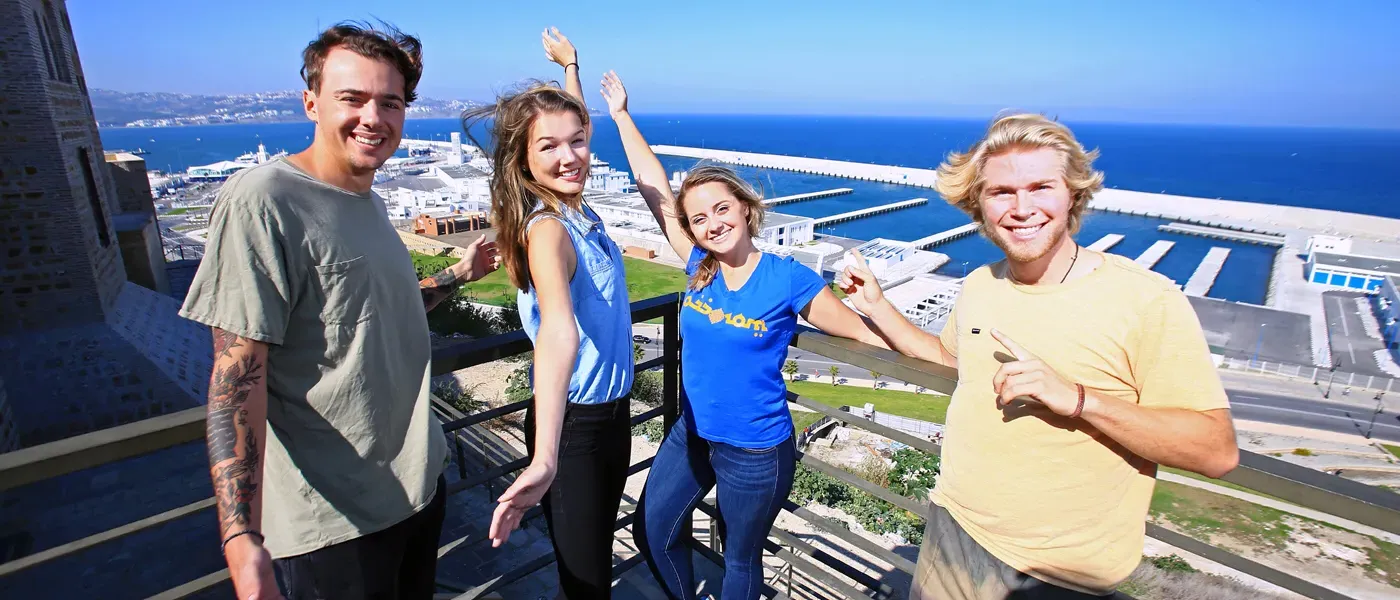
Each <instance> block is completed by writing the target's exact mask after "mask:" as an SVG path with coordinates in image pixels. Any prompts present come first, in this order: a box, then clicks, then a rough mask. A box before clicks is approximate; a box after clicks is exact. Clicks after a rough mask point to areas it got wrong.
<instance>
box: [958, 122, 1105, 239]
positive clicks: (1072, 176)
mask: <svg viewBox="0 0 1400 600" xmlns="http://www.w3.org/2000/svg"><path fill="white" fill-rule="evenodd" d="M1040 148H1053V149H1055V150H1056V151H1058V152H1059V153H1060V162H1061V167H1060V172H1061V174H1062V175H1063V176H1064V179H1065V184H1066V186H1068V188H1069V191H1070V199H1071V203H1070V209H1069V232H1070V233H1071V234H1073V233H1076V232H1078V231H1079V225H1080V223H1081V222H1082V221H1083V217H1084V211H1085V210H1086V209H1087V208H1088V206H1089V200H1090V199H1091V198H1093V197H1094V193H1095V192H1098V191H1099V190H1101V189H1103V172H1102V171H1095V170H1094V159H1096V158H1098V157H1099V151H1098V150H1093V151H1085V150H1084V146H1083V145H1081V144H1080V143H1079V140H1076V139H1075V138H1074V133H1073V132H1071V131H1070V130H1069V128H1068V127H1065V126H1064V124H1062V123H1057V122H1055V121H1052V120H1050V119H1047V118H1045V117H1044V116H1043V115H1036V114H1018V115H1009V116H1005V117H1001V118H999V119H997V120H996V121H994V122H992V124H991V126H990V127H988V128H987V134H986V135H985V136H983V137H982V139H981V140H978V141H977V143H976V144H973V145H972V148H971V149H969V150H968V151H967V152H962V153H957V152H953V153H950V154H948V158H947V159H946V160H944V161H943V164H941V165H938V181H937V182H936V183H935V184H934V189H936V190H937V191H938V193H939V195H941V196H943V199H944V200H947V201H948V203H949V204H952V205H954V206H957V207H958V208H960V209H962V210H963V212H965V213H967V214H968V215H969V216H971V217H972V220H973V221H975V222H977V223H979V224H983V225H985V223H982V190H983V186H984V185H985V184H986V179H985V178H984V177H983V174H982V168H983V167H984V166H985V165H986V164H987V159H989V158H991V157H993V156H998V155H1001V154H1005V153H1007V152H1011V151H1013V150H1036V149H1040Z"/></svg>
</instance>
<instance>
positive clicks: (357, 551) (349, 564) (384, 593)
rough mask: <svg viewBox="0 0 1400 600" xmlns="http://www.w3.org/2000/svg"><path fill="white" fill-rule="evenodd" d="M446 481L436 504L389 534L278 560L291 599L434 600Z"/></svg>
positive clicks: (439, 485) (440, 482)
mask: <svg viewBox="0 0 1400 600" xmlns="http://www.w3.org/2000/svg"><path fill="white" fill-rule="evenodd" d="M446 514H447V481H446V479H444V478H443V477H442V476H441V475H439V476H438V481H437V492H436V493H434V494H433V500H432V501H431V502H429V503H428V505H427V506H425V507H423V510H420V511H418V512H417V513H414V514H413V516H410V517H409V518H407V519H404V520H403V521H400V522H398V523H396V524H394V525H392V526H390V527H389V528H388V529H382V530H380V531H376V532H374V533H371V534H369V535H366V536H364V537H359V538H355V539H353V540H348V541H344V542H341V543H339V544H335V545H332V546H326V547H325V548H321V549H319V550H313V551H311V552H308V553H306V554H300V555H297V556H289V557H287V558H281V559H278V560H277V561H276V564H277V569H278V570H279V571H281V572H282V581H283V583H284V584H285V585H286V587H287V600H331V599H335V600H341V599H344V600H431V599H432V597H433V592H434V591H435V590H436V589H437V588H436V586H435V584H434V580H435V579H436V577H437V551H438V536H439V535H440V534H441V533H442V520H443V517H444V516H445V515H446Z"/></svg>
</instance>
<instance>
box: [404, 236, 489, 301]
mask: <svg viewBox="0 0 1400 600" xmlns="http://www.w3.org/2000/svg"><path fill="white" fill-rule="evenodd" d="M500 266H501V256H500V253H499V252H498V251H497V250H496V242H487V241H486V236H484V235H483V236H481V237H479V238H476V240H474V241H472V243H471V244H470V245H468V246H467V254H466V256H464V257H462V260H459V261H457V262H456V263H455V264H453V265H452V266H450V267H447V268H446V269H443V270H442V271H439V272H438V273H437V274H436V275H433V276H432V277H429V278H427V279H424V280H422V281H419V282H418V291H420V292H422V294H423V310H429V311H430V310H433V309H434V308H437V305H438V304H440V303H442V301H443V300H446V299H447V298H448V297H450V296H451V295H452V292H455V291H457V288H458V287H461V285H462V284H464V283H467V282H469V281H476V280H478V279H481V278H482V277H485V276H487V275H489V274H490V273H491V272H492V271H495V270H496V269H498V268H500Z"/></svg>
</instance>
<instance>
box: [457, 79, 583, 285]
mask: <svg viewBox="0 0 1400 600" xmlns="http://www.w3.org/2000/svg"><path fill="white" fill-rule="evenodd" d="M567 112H572V113H574V114H575V115H578V119H579V123H580V124H582V125H583V127H584V129H585V130H587V129H588V110H587V109H586V108H585V107H584V105H583V103H582V102H579V101H578V99H576V98H574V97H573V96H570V95H569V94H568V93H567V92H565V91H564V90H562V89H559V85H558V84H556V83H544V82H539V81H534V82H530V83H528V84H527V85H526V86H525V87H524V89H523V90H522V91H519V92H515V93H508V94H506V95H503V96H502V97H500V98H499V99H497V101H496V103H495V104H491V105H487V106H483V107H480V108H476V109H469V110H467V111H464V112H463V113H462V129H463V130H465V131H466V132H467V137H468V138H469V139H471V141H472V143H473V144H476V145H477V146H478V147H481V148H486V147H487V146H482V145H481V144H480V143H478V142H477V140H476V138H475V137H473V136H472V133H471V129H472V126H473V125H475V124H477V123H482V124H484V125H487V126H489V127H490V132H491V142H492V144H491V146H490V148H491V150H490V153H491V159H492V163H493V164H494V165H495V171H494V172H493V173H492V175H491V226H492V227H494V228H495V229H496V245H497V247H498V248H499V250H500V253H501V262H502V263H503V264H504V265H505V267H506V273H507V274H509V275H510V282H511V283H512V284H514V285H515V287H517V288H519V289H522V290H529V289H530V261H529V260H528V258H527V257H528V255H527V254H526V239H525V225H526V224H528V223H529V222H530V219H531V218H533V217H534V216H535V215H536V214H538V213H550V214H555V215H563V206H564V205H565V203H566V202H567V201H569V200H579V198H560V197H559V196H558V195H557V194H556V192H554V191H553V190H551V189H549V188H546V187H545V186H543V185H540V183H539V182H538V181H535V178H534V176H533V175H531V174H530V164H529V160H528V159H529V151H530V128H531V127H532V126H534V124H535V121H536V120H537V119H539V117H540V116H542V115H546V114H555V113H567ZM487 121H490V123H489V124H487V123H486V122H487ZM584 168H585V169H587V167H586V166H585V167H584ZM584 177H587V173H586V172H585V173H584ZM537 199H538V200H540V201H543V203H544V206H543V207H542V208H541V209H540V210H539V211H536V210H535V202H536V200H537Z"/></svg>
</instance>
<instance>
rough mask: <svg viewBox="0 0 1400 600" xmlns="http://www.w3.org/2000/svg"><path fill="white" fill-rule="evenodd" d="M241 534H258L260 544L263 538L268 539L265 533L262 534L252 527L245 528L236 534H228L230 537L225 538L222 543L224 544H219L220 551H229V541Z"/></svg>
mask: <svg viewBox="0 0 1400 600" xmlns="http://www.w3.org/2000/svg"><path fill="white" fill-rule="evenodd" d="M240 535H256V536H258V543H259V544H261V543H263V540H264V539H266V538H264V537H263V534H261V533H258V532H256V531H253V530H252V529H244V530H243V531H240V532H238V533H235V534H233V535H231V536H228V537H226V538H224V543H222V544H220V545H219V552H227V551H228V543H229V542H232V541H233V540H234V538H236V537H238V536H240Z"/></svg>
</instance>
